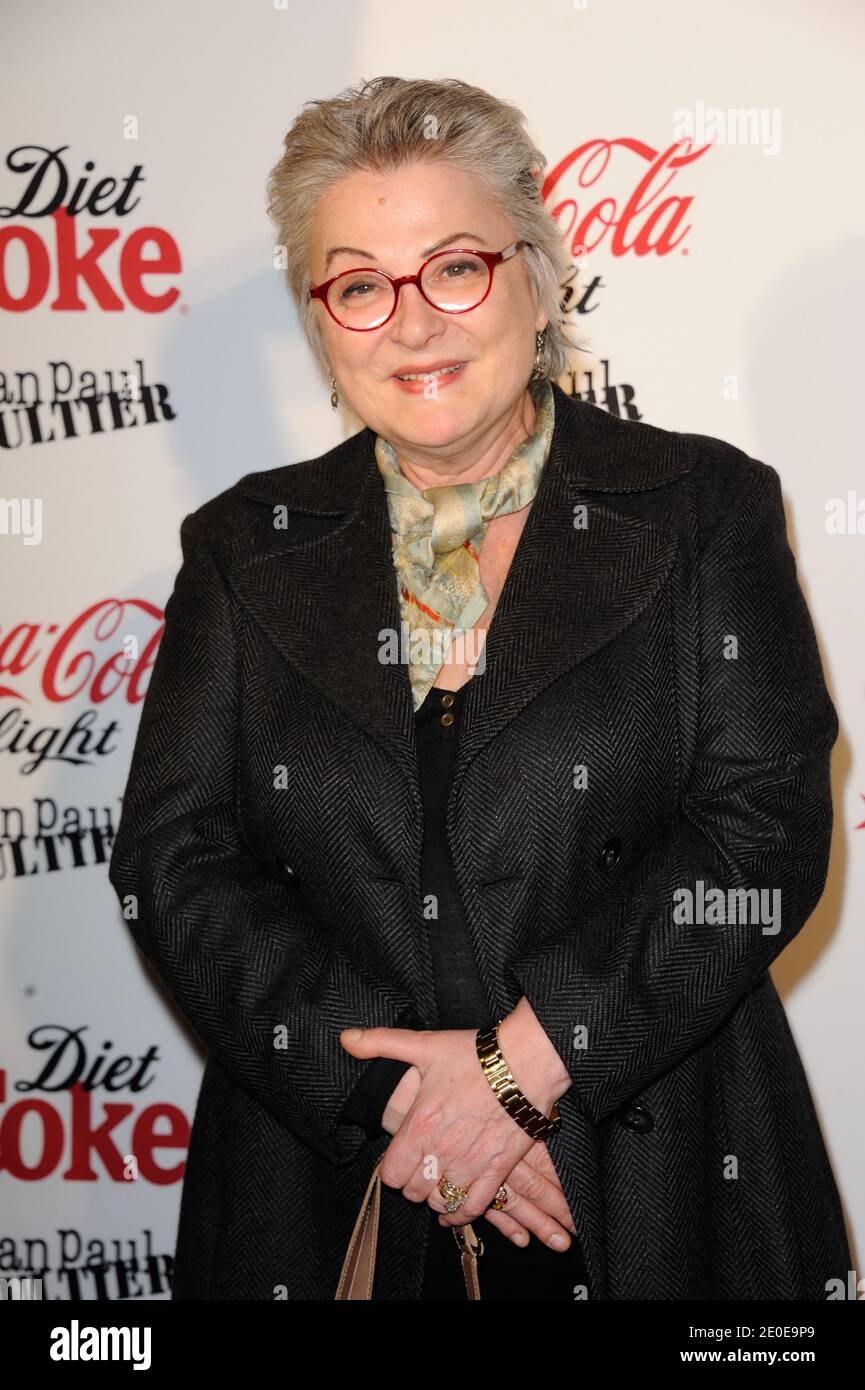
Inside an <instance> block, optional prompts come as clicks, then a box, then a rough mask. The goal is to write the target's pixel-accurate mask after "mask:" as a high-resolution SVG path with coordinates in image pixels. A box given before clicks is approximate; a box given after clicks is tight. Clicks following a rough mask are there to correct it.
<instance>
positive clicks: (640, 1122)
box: [618, 1105, 655, 1134]
mask: <svg viewBox="0 0 865 1390" xmlns="http://www.w3.org/2000/svg"><path fill="white" fill-rule="evenodd" d="M618 1119H619V1124H620V1125H622V1127H623V1128H624V1129H632V1130H633V1131H634V1133H635V1134H648V1132H649V1130H650V1129H651V1128H652V1126H653V1125H654V1123H655V1117H654V1115H653V1114H652V1112H651V1111H650V1110H647V1109H646V1107H645V1106H644V1105H624V1106H623V1107H622V1109H621V1110H620V1111H619V1115H618Z"/></svg>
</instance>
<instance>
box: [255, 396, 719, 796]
mask: <svg viewBox="0 0 865 1390" xmlns="http://www.w3.org/2000/svg"><path fill="white" fill-rule="evenodd" d="M553 391H554V395H555V407H556V419H555V428H554V431H553V439H552V443H551V447H550V454H549V458H548V459H547V463H546V465H545V468H544V472H543V474H542V477H541V483H540V486H539V488H538V492H537V494H536V496H535V499H534V502H533V503H532V507H531V510H530V512H529V515H528V518H527V521H526V525H525V527H524V528H523V531H522V534H521V536H520V539H519V543H518V545H517V549H516V551H515V554H514V557H513V560H512V562H511V566H510V569H509V571H508V574H507V577H506V580H505V584H504V588H503V590H502V593H501V595H500V598H499V601H498V605H497V607H496V610H495V613H494V615H493V621H492V623H491V625H490V628H489V631H488V634H487V641H486V648H485V651H486V669H485V671H484V672H483V673H482V674H481V675H478V676H475V678H474V679H473V680H472V681H471V682H470V683H469V686H468V688H467V690H466V696H465V700H464V703H463V725H462V730H461V737H460V743H459V748H458V753H457V763H456V768H455V771H454V779H453V791H454V792H455V790H456V788H457V787H458V785H459V783H460V782H461V780H462V778H463V777H464V775H465V772H466V770H467V768H468V766H469V764H470V763H471V761H472V760H473V758H474V757H476V756H477V754H478V753H479V752H480V751H481V749H482V748H483V747H484V746H485V745H486V744H487V743H489V742H490V740H491V739H493V738H495V737H496V736H497V734H499V733H500V732H501V730H502V729H503V728H504V727H505V726H506V725H507V724H508V723H509V722H510V721H511V720H512V719H514V718H516V717H517V715H519V713H520V712H521V711H522V710H523V709H524V708H525V707H526V706H527V705H528V704H529V703H530V702H531V701H532V700H533V699H534V698H535V697H536V696H537V695H539V694H540V693H541V691H543V690H544V689H545V688H546V687H547V686H549V685H551V684H552V682H553V681H555V680H557V679H559V678H560V677H561V676H563V675H564V674H565V673H566V672H567V671H569V670H570V669H571V668H572V667H574V666H576V665H577V664H578V663H579V662H581V661H583V660H584V659H585V658H586V657H587V656H589V655H590V654H591V653H592V652H593V651H596V650H597V649H598V648H600V647H602V646H604V645H605V644H606V643H607V642H608V641H610V640H611V639H612V638H613V637H615V636H616V635H617V633H619V632H621V631H622V630H623V629H624V628H625V627H627V626H628V624H629V623H630V622H632V621H633V620H634V619H635V618H636V617H637V616H638V614H639V613H640V612H641V611H642V610H643V609H644V608H645V607H646V606H647V605H648V604H649V603H650V602H651V600H652V599H653V597H654V596H655V595H656V594H657V592H658V591H659V589H660V588H661V586H662V584H663V583H664V580H665V579H666V577H667V574H668V573H669V571H670V569H671V567H672V564H673V561H674V559H675V555H676V551H677V546H678V540H677V536H676V534H675V533H674V532H673V531H672V530H671V528H670V527H668V526H667V525H666V524H665V523H664V522H663V521H662V520H660V519H659V517H658V515H657V509H655V514H654V516H653V519H651V520H650V519H648V518H647V517H645V516H643V515H638V514H635V513H634V512H633V511H631V510H628V509H627V507H622V506H621V505H620V506H618V507H617V506H616V497H617V495H622V494H631V493H639V492H645V491H647V490H650V489H654V488H658V487H661V486H663V485H664V484H666V483H669V482H671V481H674V480H675V479H676V478H678V477H680V476H681V475H683V474H685V473H687V472H688V471H689V470H690V469H691V467H692V466H693V461H694V460H693V450H692V445H691V443H690V441H689V440H688V439H687V438H686V436H684V435H681V434H676V433H673V432H670V431H666V430H662V429H657V428H655V427H653V426H651V425H645V424H640V425H635V424H632V423H629V422H625V421H622V420H620V419H617V418H616V417H613V416H610V415H609V414H608V413H607V412H606V411H603V410H601V409H599V408H598V407H596V406H592V405H588V404H587V403H585V402H583V401H580V400H578V399H575V398H573V397H570V396H568V395H566V394H565V392H564V391H562V390H561V388H560V387H559V386H558V385H554V386H553ZM374 446H375V434H374V432H373V431H372V430H370V429H364V430H361V431H360V433H359V434H356V435H354V436H353V437H352V438H351V439H349V440H346V441H345V442H344V443H343V444H341V445H338V446H337V447H336V448H335V449H333V450H331V451H330V452H329V453H328V454H325V455H323V456H322V458H321V459H315V460H311V461H308V462H305V463H300V464H289V465H286V466H284V467H282V468H275V469H270V470H267V471H264V472H259V473H253V474H249V475H247V476H246V477H244V478H241V479H240V481H239V482H238V483H236V484H235V485H234V488H233V489H231V491H232V492H234V493H236V494H240V495H242V496H243V497H245V498H248V499H250V500H252V501H254V502H256V503H258V504H260V520H259V519H256V524H255V527H254V531H253V541H252V544H251V545H247V544H244V546H243V548H242V550H241V551H240V553H239V554H238V552H237V551H235V558H234V560H233V561H232V563H231V564H230V566H229V579H230V582H231V583H232V584H233V585H234V587H235V589H236V591H237V593H238V595H239V597H240V599H241V601H242V602H243V603H244V605H245V606H246V607H247V608H248V609H249V611H250V612H251V614H252V615H253V617H254V618H255V620H256V621H257V622H258V623H259V624H260V625H261V626H262V627H263V628H264V629H265V630H266V631H267V633H268V634H269V636H270V637H271V639H272V641H273V642H274V644H275V646H276V647H277V649H278V650H279V651H280V652H281V653H282V655H283V656H284V658H285V660H286V661H288V662H290V663H291V665H293V666H294V667H295V668H296V669H297V670H299V671H300V672H301V673H302V674H303V675H304V677H305V678H306V679H308V680H309V681H311V682H312V683H313V684H314V685H316V686H317V687H318V688H319V689H320V690H321V692H322V694H323V695H324V696H325V697H326V698H327V699H328V700H330V701H332V702H333V703H334V704H336V705H338V706H339V707H340V708H341V709H342V710H344V711H345V713H346V714H348V715H349V717H350V718H351V719H352V720H353V721H354V722H355V723H356V724H358V725H359V726H360V727H361V728H363V729H364V730H365V731H366V732H367V733H368V734H369V735H370V736H371V737H373V738H374V739H376V740H377V741H378V742H379V743H381V744H382V745H383V746H384V747H385V748H386V749H387V751H388V752H389V753H390V754H391V755H392V756H393V757H395V758H396V759H397V760H398V761H399V762H400V764H401V765H402V767H403V768H404V770H405V772H406V774H407V775H408V777H409V779H410V781H411V783H412V785H413V786H415V788H416V795H417V796H418V804H419V792H418V790H417V779H418V770H417V743H416V739H415V723H414V710H413V706H412V698H411V685H410V682H409V678H408V669H407V667H406V666H405V665H404V664H386V665H383V664H381V663H380V662H379V660H378V653H379V650H380V648H381V645H382V643H381V639H380V634H381V633H382V632H383V630H385V629H387V630H391V631H394V632H397V633H398V632H399V631H400V613H399V603H398V595H397V582H396V571H395V569H394V566H393V559H392V554H391V540H390V526H389V518H388V508H387V497H386V493H385V491H384V486H383V483H382V479H381V475H380V473H379V471H378V468H377V466H376V462H375V452H374ZM592 493H602V494H604V497H601V496H598V497H592V496H591V495H588V496H583V494H592ZM607 495H609V498H610V500H605V499H606V497H607ZM580 501H583V502H585V503H586V505H587V507H588V526H587V527H586V528H585V529H577V528H575V526H574V508H575V506H577V504H578V503H579V502H580ZM280 504H283V505H284V506H285V507H286V508H287V509H288V511H289V512H291V513H297V514H299V515H300V516H301V517H306V518H308V519H307V520H306V521H303V522H302V535H303V539H301V540H298V539H297V528H294V530H293V529H292V528H291V527H289V528H287V529H286V530H282V531H280V530H278V529H275V528H274V525H273V508H274V507H276V506H278V505H280ZM316 518H317V520H315V519H316ZM292 537H293V538H292Z"/></svg>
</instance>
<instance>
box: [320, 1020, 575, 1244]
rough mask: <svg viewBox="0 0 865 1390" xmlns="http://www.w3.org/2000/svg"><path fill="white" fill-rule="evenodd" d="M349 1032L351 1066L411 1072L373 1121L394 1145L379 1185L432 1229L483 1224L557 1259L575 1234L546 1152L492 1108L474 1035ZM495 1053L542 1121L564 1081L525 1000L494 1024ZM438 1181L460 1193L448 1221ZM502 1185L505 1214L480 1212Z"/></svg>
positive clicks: (344, 1039)
mask: <svg viewBox="0 0 865 1390" xmlns="http://www.w3.org/2000/svg"><path fill="white" fill-rule="evenodd" d="M353 1031H356V1030H352V1029H344V1030H343V1032H342V1033H341V1034H340V1042H341V1043H342V1046H343V1047H344V1048H345V1050H346V1051H347V1052H350V1053H351V1054H352V1056H353V1057H362V1058H375V1057H395V1058H399V1059H400V1060H401V1061H404V1062H410V1063H411V1066H410V1067H409V1069H408V1071H406V1072H405V1074H404V1075H403V1076H402V1077H401V1079H400V1081H399V1083H398V1085H397V1086H396V1087H395V1089H394V1091H393V1093H392V1095H391V1097H390V1099H389V1101H388V1104H387V1106H386V1107H385V1111H384V1114H383V1116H382V1126H383V1128H384V1129H385V1130H387V1132H388V1133H389V1134H392V1135H393V1138H392V1140H391V1142H390V1144H389V1145H388V1147H387V1149H386V1150H385V1152H384V1154H383V1156H382V1161H381V1169H380V1172H381V1180H382V1182H384V1183H386V1184H387V1186H388V1187H396V1188H401V1189H402V1192H403V1195H404V1196H405V1197H407V1198H408V1200H409V1201H411V1202H427V1203H428V1204H429V1206H431V1207H432V1208H433V1209H434V1210H435V1211H437V1212H439V1213H440V1215H439V1224H440V1225H443V1226H462V1225H465V1223H466V1222H468V1221H475V1220H477V1219H478V1217H480V1216H485V1217H486V1219H487V1220H488V1221H490V1222H491V1223H492V1224H493V1225H494V1226H497V1227H498V1229H499V1230H500V1231H502V1233H503V1234H504V1235H506V1236H508V1237H509V1238H510V1239H511V1240H513V1241H514V1243H515V1244H517V1245H526V1244H527V1243H528V1240H529V1234H530V1233H532V1234H534V1235H535V1236H536V1237H537V1239H538V1240H541V1241H543V1243H544V1244H545V1245H549V1246H550V1247H551V1248H552V1249H554V1250H566V1249H567V1248H568V1246H569V1245H570V1243H571V1241H570V1235H571V1234H576V1232H575V1228H574V1224H573V1220H572V1217H571V1213H570V1210H569V1208H568V1204H567V1201H566V1199H565V1195H564V1192H563V1191H562V1187H561V1184H560V1182H559V1179H558V1174H557V1173H556V1169H555V1166H554V1164H553V1161H552V1159H551V1158H550V1156H549V1153H548V1151H547V1146H546V1144H545V1143H543V1142H542V1141H539V1140H535V1139H531V1138H530V1137H529V1136H528V1134H526V1132H525V1130H524V1129H522V1128H521V1127H520V1126H519V1125H518V1124H517V1122H516V1121H515V1120H513V1119H511V1116H510V1115H509V1114H508V1113H507V1111H506V1110H505V1109H504V1107H503V1106H502V1105H501V1104H500V1103H499V1101H498V1100H497V1099H496V1097H495V1095H494V1094H493V1092H492V1089H491V1087H490V1085H489V1082H488V1081H487V1079H486V1077H485V1076H484V1073H483V1071H482V1069H481V1064H480V1062H479V1060H478V1055H477V1051H476V1048H475V1035H476V1032H477V1030H476V1029H474V1028H467V1029H463V1028H460V1029H441V1030H433V1031H418V1030H415V1029H411V1028H367V1029H364V1030H363V1031H362V1033H361V1034H360V1036H359V1037H355V1038H352V1037H351V1036H350V1035H351V1033H352V1032H353ZM499 1044H500V1046H501V1049H502V1052H503V1054H504V1056H505V1058H506V1060H507V1063H508V1066H509V1067H510V1069H511V1071H512V1072H513V1074H514V1077H515V1078H516V1081H517V1084H518V1086H519V1087H520V1089H521V1090H522V1092H523V1094H524V1095H525V1096H527V1097H528V1099H529V1100H530V1101H531V1103H532V1105H534V1106H535V1107H536V1108H537V1109H538V1110H541V1111H543V1113H544V1114H545V1115H548V1114H549V1113H550V1110H551V1109H552V1105H553V1102H554V1101H556V1100H558V1099H559V1097H560V1096H562V1095H563V1094H564V1093H565V1091H566V1090H567V1089H568V1088H569V1086H570V1085H571V1078H570V1076H569V1075H568V1073H567V1071H566V1069H565V1067H564V1064H563V1062H562V1059H561V1058H560V1057H559V1054H558V1053H557V1052H556V1050H555V1048H554V1047H553V1045H552V1043H551V1042H550V1039H549V1038H548V1037H547V1034H546V1033H545V1032H544V1030H543V1028H542V1027H541V1025H540V1023H539V1022H538V1019H537V1016H536V1014H535V1013H534V1010H533V1009H532V1008H531V1005H530V1004H529V1002H528V1000H527V999H525V998H523V999H521V1000H520V1002H519V1004H518V1005H517V1007H516V1008H515V1009H514V1011H513V1013H511V1014H509V1015H508V1016H507V1017H506V1018H505V1019H504V1020H503V1022H502V1023H501V1024H500V1026H499ZM430 1156H432V1157H434V1158H435V1159H436V1161H437V1172H436V1176H435V1177H434V1178H430V1177H428V1176H426V1174H425V1171H424V1167H425V1162H426V1161H427V1160H428V1159H429V1157H430ZM442 1176H446V1177H447V1178H448V1180H449V1181H450V1182H452V1183H455V1184H457V1185H459V1186H460V1187H466V1188H468V1189H469V1195H468V1197H467V1198H466V1199H465V1201H464V1202H462V1203H461V1205H460V1206H459V1207H458V1209H457V1210H456V1211H455V1212H452V1213H449V1212H447V1211H446V1210H445V1203H444V1199H443V1197H442V1195H441V1193H440V1192H439V1190H438V1182H439V1179H440V1178H441V1177H442ZM503 1183H504V1184H506V1186H507V1188H508V1193H509V1197H508V1203H507V1206H506V1208H505V1209H504V1210H502V1211H492V1210H488V1207H489V1204H490V1203H491V1202H492V1201H493V1200H494V1198H495V1195H496V1193H497V1192H498V1190H499V1187H500V1186H501V1185H502V1184H503ZM569 1233H570V1234H569Z"/></svg>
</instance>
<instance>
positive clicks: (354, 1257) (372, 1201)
mask: <svg viewBox="0 0 865 1390" xmlns="http://www.w3.org/2000/svg"><path fill="white" fill-rule="evenodd" d="M380 1165H381V1160H380V1159H379V1162H378V1163H377V1164H376V1165H375V1167H374V1168H373V1170H372V1177H371V1178H370V1180H369V1182H368V1184H367V1189H366V1192H365V1194H364V1199H363V1201H362V1202H361V1205H360V1211H359V1212H358V1214H357V1220H356V1221H355V1223H354V1230H353V1231H352V1233H351V1240H350V1241H349V1243H348V1250H347V1251H346V1254H345V1259H344V1260H343V1263H342V1272H341V1274H340V1276H339V1283H338V1284H337V1286H336V1297H337V1298H338V1299H360V1298H370V1299H371V1298H372V1283H373V1279H374V1278H375V1256H376V1250H377V1248H378V1222H379V1215H380V1212H381V1174H380V1173H379V1167H380Z"/></svg>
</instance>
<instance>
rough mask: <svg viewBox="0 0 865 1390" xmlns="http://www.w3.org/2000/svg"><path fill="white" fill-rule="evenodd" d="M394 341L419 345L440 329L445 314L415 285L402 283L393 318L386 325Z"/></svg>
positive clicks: (435, 334) (406, 344) (442, 325)
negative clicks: (425, 297)
mask: <svg viewBox="0 0 865 1390" xmlns="http://www.w3.org/2000/svg"><path fill="white" fill-rule="evenodd" d="M387 326H388V328H389V329H390V331H391V337H392V338H393V339H394V341H395V342H398V343H404V344H405V346H406V347H420V346H421V345H422V344H423V343H425V342H428V341H429V339H430V338H434V337H436V336H437V335H438V333H440V332H441V331H442V329H443V328H444V326H445V316H444V314H442V313H441V312H440V311H439V310H438V309H434V308H433V306H432V305H431V304H428V303H427V301H426V300H425V299H424V297H423V295H422V294H421V292H420V290H419V289H418V287H417V285H403V286H402V288H401V289H400V292H399V299H398V300H397V305H396V309H395V310H394V313H393V318H392V319H391V321H390V323H389V324H388V325H387Z"/></svg>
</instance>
